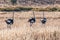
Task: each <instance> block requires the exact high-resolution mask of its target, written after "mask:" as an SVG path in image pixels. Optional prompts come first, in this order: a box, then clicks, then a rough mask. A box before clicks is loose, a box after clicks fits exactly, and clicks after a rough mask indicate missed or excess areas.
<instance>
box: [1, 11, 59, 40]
mask: <svg viewBox="0 0 60 40" xmlns="http://www.w3.org/2000/svg"><path fill="white" fill-rule="evenodd" d="M12 13H13V12H0V40H60V12H44V13H45V17H46V18H47V22H46V24H44V25H43V24H42V23H41V21H40V20H41V18H42V17H43V14H42V13H43V12H38V11H37V12H36V11H35V17H36V23H34V24H33V25H32V26H31V27H30V23H29V22H28V19H29V18H31V17H33V12H32V11H28V12H27V11H25V12H24V11H21V12H15V14H14V24H13V25H11V29H9V28H7V24H6V23H5V20H6V19H8V18H12V16H13V15H12Z"/></svg>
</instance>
